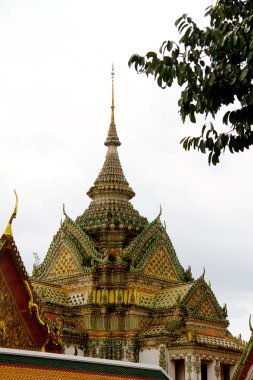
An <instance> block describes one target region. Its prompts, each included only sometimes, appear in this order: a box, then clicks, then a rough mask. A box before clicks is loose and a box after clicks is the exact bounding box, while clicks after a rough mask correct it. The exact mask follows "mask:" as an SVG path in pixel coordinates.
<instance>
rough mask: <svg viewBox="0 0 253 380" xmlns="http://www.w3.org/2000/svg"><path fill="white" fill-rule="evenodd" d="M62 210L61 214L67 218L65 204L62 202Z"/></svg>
mask: <svg viewBox="0 0 253 380" xmlns="http://www.w3.org/2000/svg"><path fill="white" fill-rule="evenodd" d="M62 211H63V215H64V216H66V217H67V218H68V215H67V214H66V211H65V204H64V203H63V204H62Z"/></svg>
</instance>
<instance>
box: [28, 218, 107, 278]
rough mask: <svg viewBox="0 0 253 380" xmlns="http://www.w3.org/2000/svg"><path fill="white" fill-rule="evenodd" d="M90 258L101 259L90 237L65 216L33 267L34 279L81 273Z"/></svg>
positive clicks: (89, 262)
mask: <svg viewBox="0 0 253 380" xmlns="http://www.w3.org/2000/svg"><path fill="white" fill-rule="evenodd" d="M92 260H93V261H94V262H95V261H102V259H101V256H100V254H99V252H98V251H97V250H96V248H95V246H94V244H93V242H92V241H91V239H90V238H89V237H88V236H87V235H86V234H85V232H84V231H82V229H81V228H80V227H79V226H78V225H76V224H75V223H74V222H73V221H72V220H71V219H70V218H69V217H66V218H65V220H64V223H63V224H62V225H61V227H60V229H59V230H58V232H57V234H56V235H55V236H54V238H53V241H52V243H51V245H50V247H49V250H48V252H47V255H46V257H45V260H44V261H43V263H42V264H41V265H40V266H38V267H35V268H34V273H33V276H34V278H35V279H42V278H43V279H50V280H51V279H53V278H60V277H65V276H68V275H71V276H72V275H75V274H78V273H83V271H84V270H85V269H87V268H86V267H87V266H88V268H89V267H90V265H91V262H92Z"/></svg>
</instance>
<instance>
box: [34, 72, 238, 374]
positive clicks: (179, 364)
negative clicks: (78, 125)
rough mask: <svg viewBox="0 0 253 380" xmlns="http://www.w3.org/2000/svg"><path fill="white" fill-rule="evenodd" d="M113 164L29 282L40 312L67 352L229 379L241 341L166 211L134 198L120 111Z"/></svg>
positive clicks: (111, 144) (110, 141) (112, 140)
mask: <svg viewBox="0 0 253 380" xmlns="http://www.w3.org/2000/svg"><path fill="white" fill-rule="evenodd" d="M114 111H115V107H114V70H112V105H111V122H110V126H109V131H108V135H107V137H106V140H105V146H106V147H107V152H106V156H105V161H104V164H103V166H102V169H101V171H100V172H99V174H98V176H97V179H96V180H95V182H94V184H93V185H92V186H91V188H90V189H89V190H88V192H87V195H88V196H89V197H90V199H91V201H90V204H89V207H88V208H87V210H85V211H84V212H83V213H82V214H81V215H80V216H78V217H77V218H76V220H72V219H71V218H70V217H69V216H68V215H67V213H66V211H65V208H63V213H64V221H63V222H62V223H61V225H60V228H59V230H58V231H57V233H56V234H55V236H54V237H53V240H52V243H51V245H50V247H49V250H48V252H47V254H46V257H45V259H44V261H43V262H42V264H38V263H37V264H35V265H34V270H33V276H32V277H31V278H29V281H30V283H31V288H32V292H33V294H34V297H35V299H36V302H37V305H38V310H39V315H40V316H41V318H42V320H43V321H44V323H45V324H47V326H49V329H50V331H51V332H53V331H56V332H58V335H59V334H60V340H61V350H62V352H63V353H66V354H74V355H80V356H88V357H94V358H103V359H116V360H124V361H129V362H139V363H149V364H158V365H160V366H161V367H162V368H163V369H164V370H165V371H166V372H167V373H168V374H169V376H170V377H171V378H173V379H177V380H184V379H186V380H194V379H200V378H201V379H203V380H206V379H208V380H209V379H221V380H229V379H230V378H232V375H233V373H234V370H235V365H236V363H237V362H238V360H239V358H240V355H241V352H242V349H243V343H242V342H241V341H240V340H238V339H236V338H234V337H233V336H232V335H231V334H230V333H229V331H228V329H227V328H228V325H229V322H228V319H227V311H226V307H221V306H220V305H219V303H218V301H217V299H216V297H215V295H214V293H213V291H212V289H211V287H210V286H209V285H208V284H207V283H206V281H205V278H204V275H205V273H203V274H202V275H200V277H199V278H198V279H196V280H194V279H193V278H192V275H191V271H190V270H189V269H186V270H185V269H184V268H183V267H182V266H181V264H180V262H179V260H178V257H177V255H176V252H175V250H174V248H173V245H172V243H171V240H170V238H169V236H168V234H167V232H166V227H165V226H164V225H163V224H162V223H161V219H160V216H161V215H160V214H161V213H159V215H158V216H157V217H156V218H155V220H153V221H152V222H148V220H147V219H146V218H145V217H143V216H142V215H140V213H139V212H138V211H137V210H135V208H134V207H133V205H132V204H131V199H132V198H133V197H134V195H135V193H134V191H133V190H132V188H131V187H130V185H129V183H128V181H127V179H126V177H125V175H124V172H123V169H122V166H121V163H120V159H119V155H118V148H119V146H120V145H121V143H120V140H119V137H118V134H117V130H116V124H115V115H114Z"/></svg>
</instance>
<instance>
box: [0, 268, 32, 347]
mask: <svg viewBox="0 0 253 380" xmlns="http://www.w3.org/2000/svg"><path fill="white" fill-rule="evenodd" d="M0 347H6V348H18V349H22V350H35V349H36V347H35V344H34V342H33V339H32V337H31V335H30V332H29V330H28V329H27V327H26V325H25V324H24V322H23V321H22V318H21V316H20V314H19V312H18V310H17V308H16V306H15V302H14V299H13V298H12V296H11V294H10V291H9V290H8V287H7V285H6V283H5V281H4V279H3V277H2V273H0Z"/></svg>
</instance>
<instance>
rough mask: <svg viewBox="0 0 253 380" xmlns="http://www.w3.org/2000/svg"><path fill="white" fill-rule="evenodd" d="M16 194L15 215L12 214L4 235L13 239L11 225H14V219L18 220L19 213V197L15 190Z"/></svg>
mask: <svg viewBox="0 0 253 380" xmlns="http://www.w3.org/2000/svg"><path fill="white" fill-rule="evenodd" d="M14 194H15V197H16V203H15V207H14V210H13V213H12V215H11V217H10V220H9V222H8V224H7V226H6V228H5V231H4V235H6V236H11V237H13V234H12V228H11V223H12V221H13V219H14V218H16V216H17V211H18V196H17V193H16V191H15V190H14Z"/></svg>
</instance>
